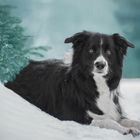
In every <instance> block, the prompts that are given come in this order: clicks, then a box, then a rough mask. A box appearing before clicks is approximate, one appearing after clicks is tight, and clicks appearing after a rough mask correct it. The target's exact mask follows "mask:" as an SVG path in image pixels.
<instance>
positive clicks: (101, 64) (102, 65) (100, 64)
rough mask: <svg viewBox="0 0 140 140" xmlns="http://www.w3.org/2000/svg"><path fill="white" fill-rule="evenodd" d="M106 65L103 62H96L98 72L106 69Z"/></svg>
mask: <svg viewBox="0 0 140 140" xmlns="http://www.w3.org/2000/svg"><path fill="white" fill-rule="evenodd" d="M105 65H106V63H105V62H103V61H101V62H96V63H95V66H96V68H97V69H98V70H102V69H103V68H104V67H105Z"/></svg>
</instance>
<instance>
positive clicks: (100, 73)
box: [93, 67, 109, 76]
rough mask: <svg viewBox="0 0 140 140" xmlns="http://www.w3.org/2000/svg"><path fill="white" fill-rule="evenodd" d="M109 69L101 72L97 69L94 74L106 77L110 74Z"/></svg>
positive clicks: (106, 68)
mask: <svg viewBox="0 0 140 140" xmlns="http://www.w3.org/2000/svg"><path fill="white" fill-rule="evenodd" d="M108 71H109V70H108V67H105V68H104V69H102V70H99V69H97V68H96V67H95V68H94V69H93V74H98V75H101V76H105V75H107V74H108Z"/></svg>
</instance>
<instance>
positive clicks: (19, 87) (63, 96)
mask: <svg viewBox="0 0 140 140" xmlns="http://www.w3.org/2000/svg"><path fill="white" fill-rule="evenodd" d="M101 36H102V38H103V39H104V44H103V46H102V47H103V48H102V49H103V53H104V56H105V57H106V59H107V60H108V63H109V69H110V71H109V73H108V74H107V75H106V76H105V78H106V79H107V84H108V86H109V88H110V91H112V90H114V89H116V88H117V87H118V84H119V82H120V79H121V75H122V62H123V56H124V54H126V49H127V47H133V46H132V44H130V43H128V41H127V40H126V39H124V38H123V37H121V36H120V35H118V34H113V35H105V34H100V33H92V32H87V31H83V32H80V33H77V34H75V35H74V36H72V37H70V38H67V39H66V40H65V43H73V49H74V54H73V60H72V64H71V66H67V65H65V64H64V63H63V61H61V60H47V61H31V62H30V64H29V65H28V66H27V67H25V68H24V69H23V70H22V71H21V72H20V74H18V75H17V77H16V79H15V80H14V81H13V82H8V83H6V84H5V86H6V87H8V88H10V89H12V90H13V91H15V92H16V93H17V94H19V95H20V96H22V97H23V98H25V99H26V100H28V101H29V102H30V103H32V104H34V105H36V106H37V107H39V108H40V109H42V110H43V111H45V112H47V113H49V114H51V115H53V116H55V117H57V118H59V119H60V120H74V121H77V122H79V123H83V124H89V123H90V122H91V120H92V118H90V117H89V116H88V115H87V113H86V111H87V110H90V111H92V112H94V113H96V114H98V115H103V112H102V110H100V109H99V108H98V107H97V106H96V99H97V98H98V96H99V93H98V92H97V87H96V84H95V81H94V79H93V76H94V75H93V74H92V70H93V68H94V65H93V62H94V60H95V59H96V58H97V56H98V55H99V40H100V37H101ZM89 49H93V51H94V52H92V53H91V52H89ZM107 50H110V51H111V55H110V56H108V55H107V54H106V51H107ZM114 102H115V103H116V104H118V106H119V101H118V98H117V97H115V96H114ZM120 113H121V112H120Z"/></svg>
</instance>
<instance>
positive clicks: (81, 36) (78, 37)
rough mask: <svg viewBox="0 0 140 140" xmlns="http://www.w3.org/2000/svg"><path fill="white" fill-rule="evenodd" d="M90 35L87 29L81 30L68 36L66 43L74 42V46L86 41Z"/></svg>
mask: <svg viewBox="0 0 140 140" xmlns="http://www.w3.org/2000/svg"><path fill="white" fill-rule="evenodd" d="M88 37H89V33H88V32H87V31H83V32H79V33H76V34H74V35H73V36H71V37H69V38H66V39H65V43H72V44H73V45H74V46H78V45H79V44H81V43H84V41H86V39H87V38H88Z"/></svg>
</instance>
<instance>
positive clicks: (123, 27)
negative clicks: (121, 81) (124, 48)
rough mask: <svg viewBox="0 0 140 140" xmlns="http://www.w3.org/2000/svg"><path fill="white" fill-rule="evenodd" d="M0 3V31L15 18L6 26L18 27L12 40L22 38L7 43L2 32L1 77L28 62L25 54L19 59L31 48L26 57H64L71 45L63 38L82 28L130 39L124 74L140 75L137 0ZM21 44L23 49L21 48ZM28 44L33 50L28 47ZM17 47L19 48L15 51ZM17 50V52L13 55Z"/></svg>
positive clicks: (7, 0) (14, 0) (139, 6)
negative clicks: (130, 43)
mask: <svg viewBox="0 0 140 140" xmlns="http://www.w3.org/2000/svg"><path fill="white" fill-rule="evenodd" d="M0 5H1V7H0V10H1V13H0V14H1V15H0V25H1V26H0V35H2V34H3V32H5V31H6V30H5V31H4V24H5V23H8V22H9V21H8V20H9V19H13V18H15V19H16V20H15V22H14V23H12V26H11V27H9V23H8V24H7V25H8V26H7V25H6V29H7V27H8V29H9V30H11V28H12V30H13V28H14V31H15V30H16V31H15V32H16V33H17V31H18V33H17V34H19V36H18V35H15V33H14V34H13V35H12V33H11V34H10V35H11V36H15V38H14V41H13V42H18V41H19V40H22V41H21V42H22V43H16V45H14V43H11V44H10V43H9V40H8V39H7V36H10V35H9V33H7V32H5V38H6V39H3V40H8V41H5V42H4V43H3V42H2V43H1V44H2V45H1V48H3V53H2V49H1V50H0V51H1V52H0V67H1V69H0V78H1V81H6V80H9V79H11V77H12V75H13V73H16V72H18V71H19V70H20V69H21V68H22V67H23V65H26V64H27V63H26V59H25V58H21V60H20V57H21V56H22V55H25V54H26V53H27V52H30V54H28V55H27V56H28V58H33V59H46V58H63V57H64V54H65V53H66V52H67V51H68V50H69V49H70V48H71V45H68V44H64V40H65V38H66V37H69V36H71V35H73V34H74V33H76V32H79V31H83V30H89V31H94V32H101V33H107V34H112V33H120V34H121V35H123V36H125V37H126V38H127V39H129V40H130V41H131V42H133V43H134V44H135V46H136V47H135V49H129V50H128V54H127V56H126V57H125V62H124V70H123V71H124V72H123V77H125V78H140V39H139V37H140V28H139V25H140V0H123V1H122V0H106V1H105V0H70V1H68V0H0ZM3 5H6V6H5V7H3ZM5 11H8V12H5ZM2 13H3V14H2ZM6 16H7V19H8V20H6ZM5 21H8V22H5ZM12 21H13V20H12ZM10 22H11V21H10ZM15 27H16V28H15ZM19 30H20V31H19ZM7 34H8V35H7ZM21 36H23V38H22V39H21ZM1 38H2V36H1ZM25 40H26V41H25ZM27 40H28V41H27ZM0 41H2V39H1V40H0ZM11 42H12V41H11ZM25 42H26V43H25ZM9 44H10V45H9ZM15 46H17V48H16V47H15ZM21 46H23V47H22V48H26V49H23V50H24V51H22V49H21ZM19 48H20V49H19ZM29 48H30V49H31V50H32V48H35V50H32V51H29ZM18 49H19V52H17V51H16V52H15V51H14V50H18ZM20 51H22V52H24V53H22V54H21V53H20ZM4 52H5V53H6V54H4ZM11 52H14V53H13V54H11ZM38 52H41V53H40V54H39V53H38ZM16 53H17V56H15V57H13V56H14V55H15V54H16ZM3 54H4V55H3ZM7 54H8V55H7ZM33 54H34V55H33ZM31 55H32V56H31ZM11 56H12V57H11ZM19 56H20V57H19ZM39 56H40V57H39ZM9 58H10V59H9ZM12 58H13V61H11V60H12ZM8 59H9V61H8ZM17 60H18V61H17ZM19 60H20V61H19ZM22 62H23V63H22ZM10 66H11V68H10ZM13 66H14V67H13ZM2 68H3V69H2ZM11 70H12V71H11ZM9 74H10V76H9ZM4 75H5V76H4ZM7 75H8V76H7ZM5 77H6V78H5Z"/></svg>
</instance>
